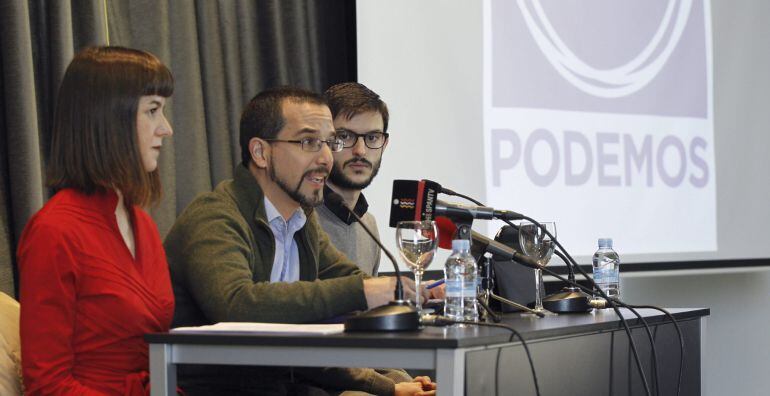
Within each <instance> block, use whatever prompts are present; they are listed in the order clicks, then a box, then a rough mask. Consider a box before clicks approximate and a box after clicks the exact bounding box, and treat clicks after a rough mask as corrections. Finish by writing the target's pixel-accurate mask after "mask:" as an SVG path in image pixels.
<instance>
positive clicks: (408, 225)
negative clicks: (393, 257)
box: [396, 221, 438, 313]
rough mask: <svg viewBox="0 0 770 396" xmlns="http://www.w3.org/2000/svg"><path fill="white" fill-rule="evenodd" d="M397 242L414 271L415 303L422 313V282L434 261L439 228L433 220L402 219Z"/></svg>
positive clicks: (399, 224) (400, 251) (397, 233)
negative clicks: (424, 273)
mask: <svg viewBox="0 0 770 396" xmlns="http://www.w3.org/2000/svg"><path fill="white" fill-rule="evenodd" d="M396 244H397V245H398V251H399V253H401V258H402V259H404V261H405V262H406V265H407V267H409V269H411V270H412V272H414V287H415V304H416V305H417V310H418V311H419V312H420V313H422V301H420V294H421V293H420V284H421V283H422V274H423V272H425V268H426V267H428V265H429V264H430V262H431V261H433V255H434V254H435V253H436V247H437V245H438V229H437V228H436V223H435V222H433V221H400V222H398V224H397V225H396Z"/></svg>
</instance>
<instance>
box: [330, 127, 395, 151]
mask: <svg viewBox="0 0 770 396" xmlns="http://www.w3.org/2000/svg"><path fill="white" fill-rule="evenodd" d="M388 136H389V135H388V134H387V133H385V132H367V133H355V132H353V131H348V130H346V129H340V130H337V138H338V139H340V140H342V143H343V146H344V147H345V148H351V147H353V146H355V145H356V143H358V139H359V138H361V139H364V144H365V145H366V147H368V148H370V149H378V148H382V146H384V145H385V142H387V141H388Z"/></svg>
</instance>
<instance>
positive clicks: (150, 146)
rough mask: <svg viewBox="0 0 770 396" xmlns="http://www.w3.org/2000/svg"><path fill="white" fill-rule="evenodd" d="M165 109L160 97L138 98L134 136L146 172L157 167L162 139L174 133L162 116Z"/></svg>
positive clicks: (164, 102)
mask: <svg viewBox="0 0 770 396" xmlns="http://www.w3.org/2000/svg"><path fill="white" fill-rule="evenodd" d="M165 108H166V98H164V97H162V96H158V95H148V96H142V97H141V98H139V109H138V110H137V113H136V135H137V140H138V141H139V152H140V153H141V154H142V165H143V166H144V170H146V171H147V172H152V171H154V170H155V169H156V168H157V167H158V155H160V147H161V146H162V145H163V138H164V137H166V136H171V134H173V133H174V132H173V131H172V130H171V125H170V124H169V123H168V120H167V119H166V116H165V114H163V111H164V110H165Z"/></svg>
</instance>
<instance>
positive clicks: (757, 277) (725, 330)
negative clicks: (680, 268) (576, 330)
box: [621, 269, 770, 396]
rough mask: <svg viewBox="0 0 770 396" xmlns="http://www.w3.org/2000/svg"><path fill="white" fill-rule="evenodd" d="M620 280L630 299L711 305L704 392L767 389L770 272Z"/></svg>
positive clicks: (746, 395) (745, 394)
mask: <svg viewBox="0 0 770 396" xmlns="http://www.w3.org/2000/svg"><path fill="white" fill-rule="evenodd" d="M621 282H622V283H621V288H622V289H621V290H622V295H623V299H624V300H625V301H627V302H629V303H637V304H640V303H643V304H653V305H659V306H665V307H708V308H710V309H711V316H710V317H709V318H708V319H707V320H706V331H705V334H704V335H705V340H706V342H705V350H704V351H703V355H702V356H701V358H702V369H703V371H702V372H701V375H702V376H703V377H702V382H701V383H702V384H703V395H704V396H721V395H734V396H738V395H741V396H751V395H767V394H768V392H770V390H768V385H767V383H768V382H767V381H768V375H770V337H769V336H770V271H768V270H767V269H764V270H755V271H751V272H744V273H721V274H720V273H714V274H704V275H694V274H693V273H692V272H690V273H687V272H683V273H682V274H679V275H666V276H653V277H626V278H624V279H622V280H621Z"/></svg>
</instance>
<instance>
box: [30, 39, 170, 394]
mask: <svg viewBox="0 0 770 396" xmlns="http://www.w3.org/2000/svg"><path fill="white" fill-rule="evenodd" d="M173 84H174V83H173V78H172V76H171V72H170V71H169V70H168V68H167V67H166V66H164V65H163V64H162V63H161V62H160V61H159V60H158V59H157V58H156V57H155V56H153V55H152V54H149V53H147V52H144V51H138V50H133V49H128V48H120V47H93V48H87V49H85V50H83V51H81V52H80V53H78V54H77V55H76V56H75V58H74V59H73V60H72V62H71V63H70V65H69V67H68V68H67V71H66V73H65V75H64V80H63V81H62V84H61V88H60V90H59V96H58V100H57V104H56V112H55V115H54V124H53V131H52V135H53V136H52V141H51V156H50V159H49V163H48V165H49V167H48V185H49V186H50V187H51V188H52V189H53V190H54V191H56V194H55V195H54V196H53V197H52V198H51V199H50V200H49V201H48V203H46V205H45V206H44V207H43V208H42V209H41V210H40V211H39V212H37V213H36V214H35V215H34V216H33V217H32V219H30V221H29V223H28V224H27V225H26V228H25V229H24V232H23V234H22V237H21V240H20V242H19V248H18V251H17V254H18V260H19V261H18V262H19V270H20V276H21V283H20V297H21V298H20V301H21V328H20V333H21V351H22V371H23V377H24V386H25V388H26V394H27V395H144V394H146V393H147V389H148V387H147V383H148V373H147V371H148V352H147V344H146V343H145V342H144V339H143V335H144V334H146V333H151V332H160V331H167V330H168V329H169V326H170V324H171V319H172V316H173V312H174V297H173V293H172V291H171V283H170V281H169V272H168V265H167V263H166V256H165V253H164V251H163V246H162V244H161V239H160V236H159V234H158V230H157V226H156V225H155V223H154V222H153V220H152V219H151V218H150V216H149V215H148V214H147V213H146V212H145V211H144V210H142V209H141V207H146V206H148V205H152V204H155V203H157V201H158V200H159V199H160V179H159V177H158V170H157V167H158V162H157V161H158V155H159V153H160V147H161V145H162V141H163V138H164V137H167V136H170V135H171V134H172V131H171V126H170V125H169V123H168V121H167V120H166V117H165V116H164V114H163V110H164V108H165V103H166V99H167V98H168V97H170V96H171V94H172V92H173Z"/></svg>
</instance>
